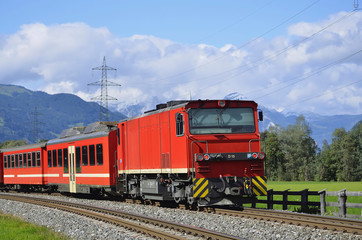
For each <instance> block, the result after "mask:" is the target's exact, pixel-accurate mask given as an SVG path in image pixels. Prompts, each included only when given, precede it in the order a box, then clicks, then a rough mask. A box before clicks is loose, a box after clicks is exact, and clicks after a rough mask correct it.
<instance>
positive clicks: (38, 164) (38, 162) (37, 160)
mask: <svg viewBox="0 0 362 240" xmlns="http://www.w3.org/2000/svg"><path fill="white" fill-rule="evenodd" d="M40 165H41V161H40V151H37V152H36V166H37V167H40Z"/></svg>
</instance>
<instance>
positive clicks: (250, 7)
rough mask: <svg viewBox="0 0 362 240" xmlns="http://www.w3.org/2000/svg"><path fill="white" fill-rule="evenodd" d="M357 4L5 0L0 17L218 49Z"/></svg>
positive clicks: (11, 24) (10, 28)
mask: <svg viewBox="0 0 362 240" xmlns="http://www.w3.org/2000/svg"><path fill="white" fill-rule="evenodd" d="M353 4H354V1H353V0H343V1H341V0H320V1H317V0H305V1H287V0H261V1H251V0H244V1H230V0H229V1H216V0H211V1H210V0H201V1H190V0H188V1H180V0H179V1H166V0H164V1H159V0H157V1H149V0H139V1H117V0H113V1H107V0H106V1H95V0H88V1H87V0H77V1H71V0H62V1H48V0H43V1H40V0H34V1H27V0H12V1H2V3H1V9H2V10H0V11H1V15H0V20H1V22H2V23H6V24H2V27H1V34H12V33H14V32H16V31H17V30H18V29H19V27H20V26H21V25H23V24H30V23H37V22H39V23H44V24H46V25H53V24H61V23H71V22H84V23H86V24H88V25H89V26H91V27H94V28H98V27H107V28H108V29H109V30H110V31H111V32H112V33H113V34H115V35H116V36H118V37H128V36H132V35H134V34H142V35H153V36H156V37H159V38H165V39H169V40H172V41H176V42H180V43H184V44H199V43H207V44H211V45H214V46H217V47H220V46H222V45H224V44H227V43H231V44H235V45H239V44H243V43H244V42H246V41H249V40H251V39H253V38H255V37H257V36H259V35H261V34H263V33H265V32H266V31H268V30H270V29H271V28H273V27H275V26H277V25H278V24H280V23H282V22H283V21H285V20H287V19H288V18H290V17H292V16H294V15H295V14H298V13H299V12H300V11H303V9H305V8H308V9H307V10H305V11H304V12H302V13H300V14H298V16H296V17H294V18H293V19H291V20H290V21H288V23H286V24H284V25H282V26H280V27H279V28H277V29H275V30H273V31H272V32H270V33H269V34H267V36H266V37H267V38H272V37H274V36H276V35H279V34H283V33H285V28H286V26H287V25H288V24H291V23H296V22H300V21H307V22H314V21H320V20H323V19H326V18H327V17H328V16H329V15H330V14H334V13H337V12H339V11H351V10H353V8H354V7H353ZM309 6H310V7H309Z"/></svg>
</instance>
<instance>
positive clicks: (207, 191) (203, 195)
mask: <svg viewBox="0 0 362 240" xmlns="http://www.w3.org/2000/svg"><path fill="white" fill-rule="evenodd" d="M207 194H209V189H208V188H206V191H205V192H204V194H202V195H201V196H200V198H204V197H206V196H207Z"/></svg>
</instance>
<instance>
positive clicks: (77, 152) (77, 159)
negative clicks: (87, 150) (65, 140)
mask: <svg viewBox="0 0 362 240" xmlns="http://www.w3.org/2000/svg"><path fill="white" fill-rule="evenodd" d="M80 157H81V155H80V147H76V148H75V166H76V169H77V173H80V172H81V168H80V166H81V158H80Z"/></svg>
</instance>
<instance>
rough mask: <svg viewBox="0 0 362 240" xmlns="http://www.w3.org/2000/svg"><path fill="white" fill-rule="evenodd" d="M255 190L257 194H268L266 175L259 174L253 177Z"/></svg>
mask: <svg viewBox="0 0 362 240" xmlns="http://www.w3.org/2000/svg"><path fill="white" fill-rule="evenodd" d="M252 182H253V191H254V194H255V195H258V196H265V195H267V184H266V176H257V177H253V178H252Z"/></svg>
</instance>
